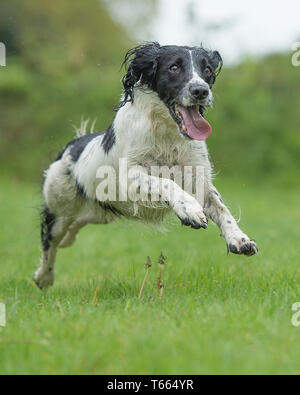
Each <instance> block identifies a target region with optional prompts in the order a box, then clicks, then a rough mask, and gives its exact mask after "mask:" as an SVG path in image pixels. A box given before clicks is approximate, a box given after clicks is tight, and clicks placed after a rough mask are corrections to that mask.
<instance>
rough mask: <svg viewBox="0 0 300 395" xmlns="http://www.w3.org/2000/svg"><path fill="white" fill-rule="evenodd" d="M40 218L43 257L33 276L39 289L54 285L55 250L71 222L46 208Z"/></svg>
mask: <svg viewBox="0 0 300 395" xmlns="http://www.w3.org/2000/svg"><path fill="white" fill-rule="evenodd" d="M42 216H43V218H42V230H41V237H42V247H43V256H42V259H41V263H40V266H39V268H38V270H37V271H36V272H35V275H34V280H35V283H36V284H37V286H38V287H39V288H41V289H42V288H47V287H50V286H51V285H53V284H54V280H55V269H54V266H55V259H56V253H57V248H58V246H59V244H60V242H61V241H62V239H63V238H64V237H65V235H66V233H67V230H68V228H69V226H70V223H71V222H72V220H70V218H66V217H56V216H55V215H54V214H52V213H51V212H50V210H49V209H48V208H46V209H45V210H44V211H43V213H42Z"/></svg>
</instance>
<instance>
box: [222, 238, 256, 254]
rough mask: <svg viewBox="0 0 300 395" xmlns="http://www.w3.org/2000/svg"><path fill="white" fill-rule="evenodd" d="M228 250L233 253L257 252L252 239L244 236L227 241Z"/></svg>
mask: <svg viewBox="0 0 300 395" xmlns="http://www.w3.org/2000/svg"><path fill="white" fill-rule="evenodd" d="M227 246H228V252H232V253H233V254H239V255H246V256H252V255H255V254H258V248H257V246H256V243H255V241H254V240H250V239H249V238H248V237H246V236H244V237H241V238H234V239H232V240H230V241H229V243H228V245H227Z"/></svg>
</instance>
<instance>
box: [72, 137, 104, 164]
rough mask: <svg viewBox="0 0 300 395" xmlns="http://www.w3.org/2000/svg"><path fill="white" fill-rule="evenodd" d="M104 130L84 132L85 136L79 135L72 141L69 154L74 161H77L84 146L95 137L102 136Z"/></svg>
mask: <svg viewBox="0 0 300 395" xmlns="http://www.w3.org/2000/svg"><path fill="white" fill-rule="evenodd" d="M103 134H104V132H99V133H90V134H86V135H85V136H82V137H79V138H78V139H76V140H74V141H73V144H72V147H71V151H70V153H71V156H72V160H73V161H74V162H77V161H78V159H79V158H80V156H81V154H82V152H83V151H84V149H85V147H86V146H87V145H88V144H89V143H90V142H91V141H92V140H94V139H95V138H96V137H99V136H102V135H103Z"/></svg>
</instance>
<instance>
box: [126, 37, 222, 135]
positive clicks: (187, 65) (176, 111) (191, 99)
mask: <svg viewBox="0 0 300 395" xmlns="http://www.w3.org/2000/svg"><path fill="white" fill-rule="evenodd" d="M124 64H127V65H128V70H127V74H126V75H125V76H124V78H123V80H122V81H123V85H124V100H123V101H122V103H121V106H122V105H124V104H125V103H127V102H129V101H131V102H133V101H134V88H135V87H136V86H137V85H139V86H141V87H143V86H146V87H147V88H149V89H151V90H153V91H155V92H157V94H158V96H159V98H160V99H161V101H162V102H163V103H164V104H165V105H166V106H167V108H168V109H169V111H170V114H171V116H172V118H173V120H174V121H175V122H176V123H177V125H178V128H179V131H180V133H181V134H182V135H184V136H187V137H189V138H191V139H195V140H205V139H206V138H207V137H208V136H209V135H210V134H211V127H210V125H209V123H208V122H207V121H206V120H205V119H204V117H203V115H204V108H205V107H209V106H211V105H212V102H213V94H212V92H211V88H212V86H213V84H214V83H215V80H216V77H217V75H218V74H219V73H220V71H221V69H222V65H223V61H222V58H221V55H220V54H219V52H217V51H207V50H205V49H204V48H202V47H179V46H160V45H159V44H158V43H149V44H145V45H141V46H139V47H136V48H133V49H132V50H130V51H129V52H128V53H127V55H126V57H125V61H124Z"/></svg>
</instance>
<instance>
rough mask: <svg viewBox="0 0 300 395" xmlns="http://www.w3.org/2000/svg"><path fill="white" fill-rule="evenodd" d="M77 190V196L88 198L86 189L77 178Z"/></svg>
mask: <svg viewBox="0 0 300 395" xmlns="http://www.w3.org/2000/svg"><path fill="white" fill-rule="evenodd" d="M76 191H77V196H81V197H84V198H86V193H85V189H84V187H83V186H82V185H81V184H80V183H79V182H78V181H77V180H76Z"/></svg>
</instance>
